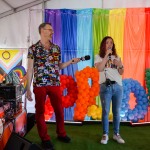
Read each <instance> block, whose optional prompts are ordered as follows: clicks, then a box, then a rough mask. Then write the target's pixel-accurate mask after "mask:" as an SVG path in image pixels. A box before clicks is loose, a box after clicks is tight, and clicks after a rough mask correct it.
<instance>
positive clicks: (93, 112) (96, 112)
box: [87, 105, 102, 120]
mask: <svg viewBox="0 0 150 150" xmlns="http://www.w3.org/2000/svg"><path fill="white" fill-rule="evenodd" d="M101 114H102V107H98V106H97V105H91V106H89V107H88V112H87V115H88V116H89V117H92V119H94V120H96V119H98V120H100V119H101Z"/></svg>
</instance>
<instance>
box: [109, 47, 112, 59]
mask: <svg viewBox="0 0 150 150" xmlns="http://www.w3.org/2000/svg"><path fill="white" fill-rule="evenodd" d="M108 50H112V49H111V48H109V49H108ZM108 57H109V60H111V53H109V54H108Z"/></svg>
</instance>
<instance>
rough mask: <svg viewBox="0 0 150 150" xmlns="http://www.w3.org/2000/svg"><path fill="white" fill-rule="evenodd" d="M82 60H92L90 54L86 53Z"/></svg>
mask: <svg viewBox="0 0 150 150" xmlns="http://www.w3.org/2000/svg"><path fill="white" fill-rule="evenodd" d="M80 60H82V61H85V60H90V55H86V56H84V57H81V58H80Z"/></svg>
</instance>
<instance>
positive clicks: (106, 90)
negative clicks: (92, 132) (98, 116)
mask: <svg viewBox="0 0 150 150" xmlns="http://www.w3.org/2000/svg"><path fill="white" fill-rule="evenodd" d="M122 95H123V89H122V86H120V85H119V84H117V83H115V84H111V85H110V86H106V85H105V84H101V85H100V99H101V105H102V126H103V134H109V111H110V104H111V101H112V113H113V130H114V134H117V133H118V134H119V127H120V108H121V101H122Z"/></svg>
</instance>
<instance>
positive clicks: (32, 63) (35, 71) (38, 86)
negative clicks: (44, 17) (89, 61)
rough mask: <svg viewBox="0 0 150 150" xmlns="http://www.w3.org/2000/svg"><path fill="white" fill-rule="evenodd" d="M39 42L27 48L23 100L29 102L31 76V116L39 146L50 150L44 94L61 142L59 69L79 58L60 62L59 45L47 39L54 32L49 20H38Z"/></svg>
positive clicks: (49, 38) (62, 118) (68, 139)
mask: <svg viewBox="0 0 150 150" xmlns="http://www.w3.org/2000/svg"><path fill="white" fill-rule="evenodd" d="M39 33H40V37H41V39H40V41H38V42H37V43H36V44H34V45H32V46H31V47H30V48H29V51H28V69H27V80H28V85H27V95H26V96H27V99H28V100H29V101H32V95H31V90H30V86H31V81H32V77H33V75H34V78H33V92H34V94H35V102H36V104H35V110H36V113H35V118H36V123H37V129H38V133H39V136H40V138H41V140H42V146H43V148H44V149H45V150H53V145H52V143H51V139H50V136H49V135H48V133H47V126H46V123H45V119H44V107H45V100H46V96H47V95H48V96H49V97H50V100H51V104H52V106H53V108H54V111H55V115H56V132H57V135H58V136H57V138H58V139H59V140H60V141H62V142H66V143H68V142H70V141H71V139H70V138H69V137H68V136H67V135H66V131H65V129H64V113H63V107H62V101H61V92H60V76H59V71H60V69H63V68H65V67H67V66H69V65H70V64H75V63H78V62H79V61H80V59H79V58H73V59H72V60H70V61H68V62H65V63H61V60H60V59H61V52H60V48H59V46H57V45H55V44H53V43H52V42H50V41H51V40H52V35H53V34H54V31H53V28H52V26H51V24H50V23H42V24H41V25H40V26H39Z"/></svg>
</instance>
